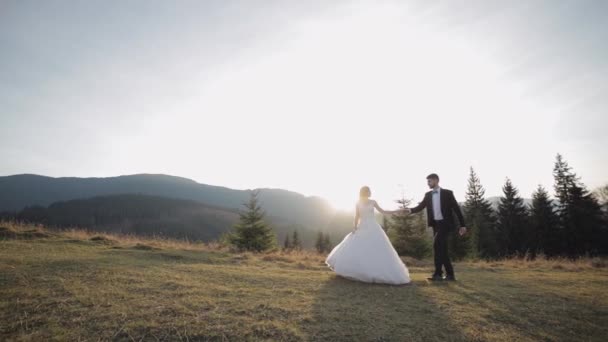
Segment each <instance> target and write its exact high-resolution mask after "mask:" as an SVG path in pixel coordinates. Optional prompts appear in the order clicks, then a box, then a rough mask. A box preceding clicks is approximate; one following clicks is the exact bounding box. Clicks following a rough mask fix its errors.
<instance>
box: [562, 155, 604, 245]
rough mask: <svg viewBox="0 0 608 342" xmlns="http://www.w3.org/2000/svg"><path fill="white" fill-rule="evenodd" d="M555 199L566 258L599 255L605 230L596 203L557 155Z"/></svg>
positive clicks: (600, 212) (598, 206) (599, 209)
mask: <svg viewBox="0 0 608 342" xmlns="http://www.w3.org/2000/svg"><path fill="white" fill-rule="evenodd" d="M553 176H554V177H555V195H556V197H557V199H558V200H559V206H558V214H559V219H560V225H561V227H562V229H563V232H564V234H565V235H564V242H565V245H566V248H565V249H566V250H565V252H566V253H567V254H568V255H569V256H570V257H576V256H580V255H584V254H598V253H602V252H603V251H604V250H605V249H606V247H605V244H604V242H605V241H604V239H605V236H606V227H605V226H604V225H603V222H602V211H601V208H600V205H599V203H598V201H597V199H596V198H595V197H594V196H593V195H592V194H590V193H589V191H588V190H587V188H586V187H585V185H584V184H582V183H581V182H580V180H579V178H578V177H577V176H576V174H575V173H574V172H572V169H571V168H570V166H569V165H568V163H567V162H566V161H565V160H564V159H563V157H562V156H561V155H559V154H558V155H557V157H556V161H555V168H554V169H553Z"/></svg>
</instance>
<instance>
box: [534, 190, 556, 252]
mask: <svg viewBox="0 0 608 342" xmlns="http://www.w3.org/2000/svg"><path fill="white" fill-rule="evenodd" d="M558 223H559V221H558V217H557V214H556V213H555V209H554V207H553V203H552V201H551V200H550V199H549V193H547V190H545V188H543V187H542V186H541V185H539V186H538V188H537V189H536V191H535V192H534V193H533V194H532V205H531V206H530V252H531V253H532V256H533V257H535V256H536V255H537V254H538V253H544V254H545V255H546V256H547V257H553V256H556V255H558V254H559V253H560V251H561V250H562V247H561V246H560V245H561V241H562V232H561V230H560V227H559V225H558Z"/></svg>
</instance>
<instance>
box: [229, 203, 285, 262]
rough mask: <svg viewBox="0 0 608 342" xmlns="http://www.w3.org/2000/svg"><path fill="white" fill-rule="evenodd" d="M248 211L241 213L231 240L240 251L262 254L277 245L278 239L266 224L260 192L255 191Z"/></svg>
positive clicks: (245, 205)
mask: <svg viewBox="0 0 608 342" xmlns="http://www.w3.org/2000/svg"><path fill="white" fill-rule="evenodd" d="M243 206H244V207H245V209H246V210H244V211H241V212H240V213H239V222H238V223H237V224H236V225H235V226H234V230H235V232H234V234H232V236H231V238H230V240H231V243H232V244H233V245H234V246H235V247H237V248H238V249H239V250H247V251H254V252H262V251H266V250H269V249H271V248H273V247H275V245H276V237H275V235H274V233H273V232H272V229H271V228H270V226H268V224H266V222H264V215H265V213H264V211H263V210H262V207H261V206H260V205H259V203H258V192H257V191H253V192H252V193H251V197H250V198H249V201H248V202H247V203H244V204H243Z"/></svg>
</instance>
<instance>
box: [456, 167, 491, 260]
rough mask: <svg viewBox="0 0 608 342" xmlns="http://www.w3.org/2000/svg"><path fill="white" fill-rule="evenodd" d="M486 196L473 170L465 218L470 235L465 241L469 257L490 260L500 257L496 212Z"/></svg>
mask: <svg viewBox="0 0 608 342" xmlns="http://www.w3.org/2000/svg"><path fill="white" fill-rule="evenodd" d="M484 196H485V189H484V188H483V186H482V185H481V181H480V180H479V177H477V174H476V173H475V170H473V168H471V172H470V176H469V184H468V187H467V193H466V196H465V197H466V201H465V204H464V216H465V218H466V221H467V225H468V228H469V229H470V234H467V235H469V236H466V235H465V241H467V244H468V255H469V256H472V257H481V258H486V259H488V258H495V257H496V256H497V255H498V248H497V243H496V219H495V216H494V210H493V209H492V205H491V204H490V202H488V200H486V199H485V198H484Z"/></svg>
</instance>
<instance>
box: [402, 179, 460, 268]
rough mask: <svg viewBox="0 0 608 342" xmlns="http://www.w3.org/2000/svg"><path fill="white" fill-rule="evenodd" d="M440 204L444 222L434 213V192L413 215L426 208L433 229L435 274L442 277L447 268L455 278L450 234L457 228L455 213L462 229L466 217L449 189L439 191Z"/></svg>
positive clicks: (429, 193) (417, 207) (426, 197)
mask: <svg viewBox="0 0 608 342" xmlns="http://www.w3.org/2000/svg"><path fill="white" fill-rule="evenodd" d="M439 203H440V205H441V216H443V220H440V221H436V220H435V215H434V213H433V191H429V192H427V193H426V194H425V195H424V199H423V200H422V202H420V203H419V204H418V205H417V206H416V207H414V208H412V209H411V210H412V214H415V213H417V212H420V211H421V210H422V209H425V208H426V216H427V221H428V225H429V227H433V254H434V256H435V274H434V275H437V276H441V274H442V271H441V267H442V266H444V267H445V273H446V274H447V275H448V276H454V268H453V267H452V263H451V262H450V257H449V255H448V233H449V232H451V231H453V230H454V228H455V224H454V223H455V222H454V215H453V214H454V213H455V214H456V217H458V221H459V222H458V223H460V227H464V226H465V224H464V217H463V216H462V211H461V210H460V206H459V205H458V202H457V201H456V198H455V197H454V193H453V192H452V191H450V190H447V189H440V190H439Z"/></svg>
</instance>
